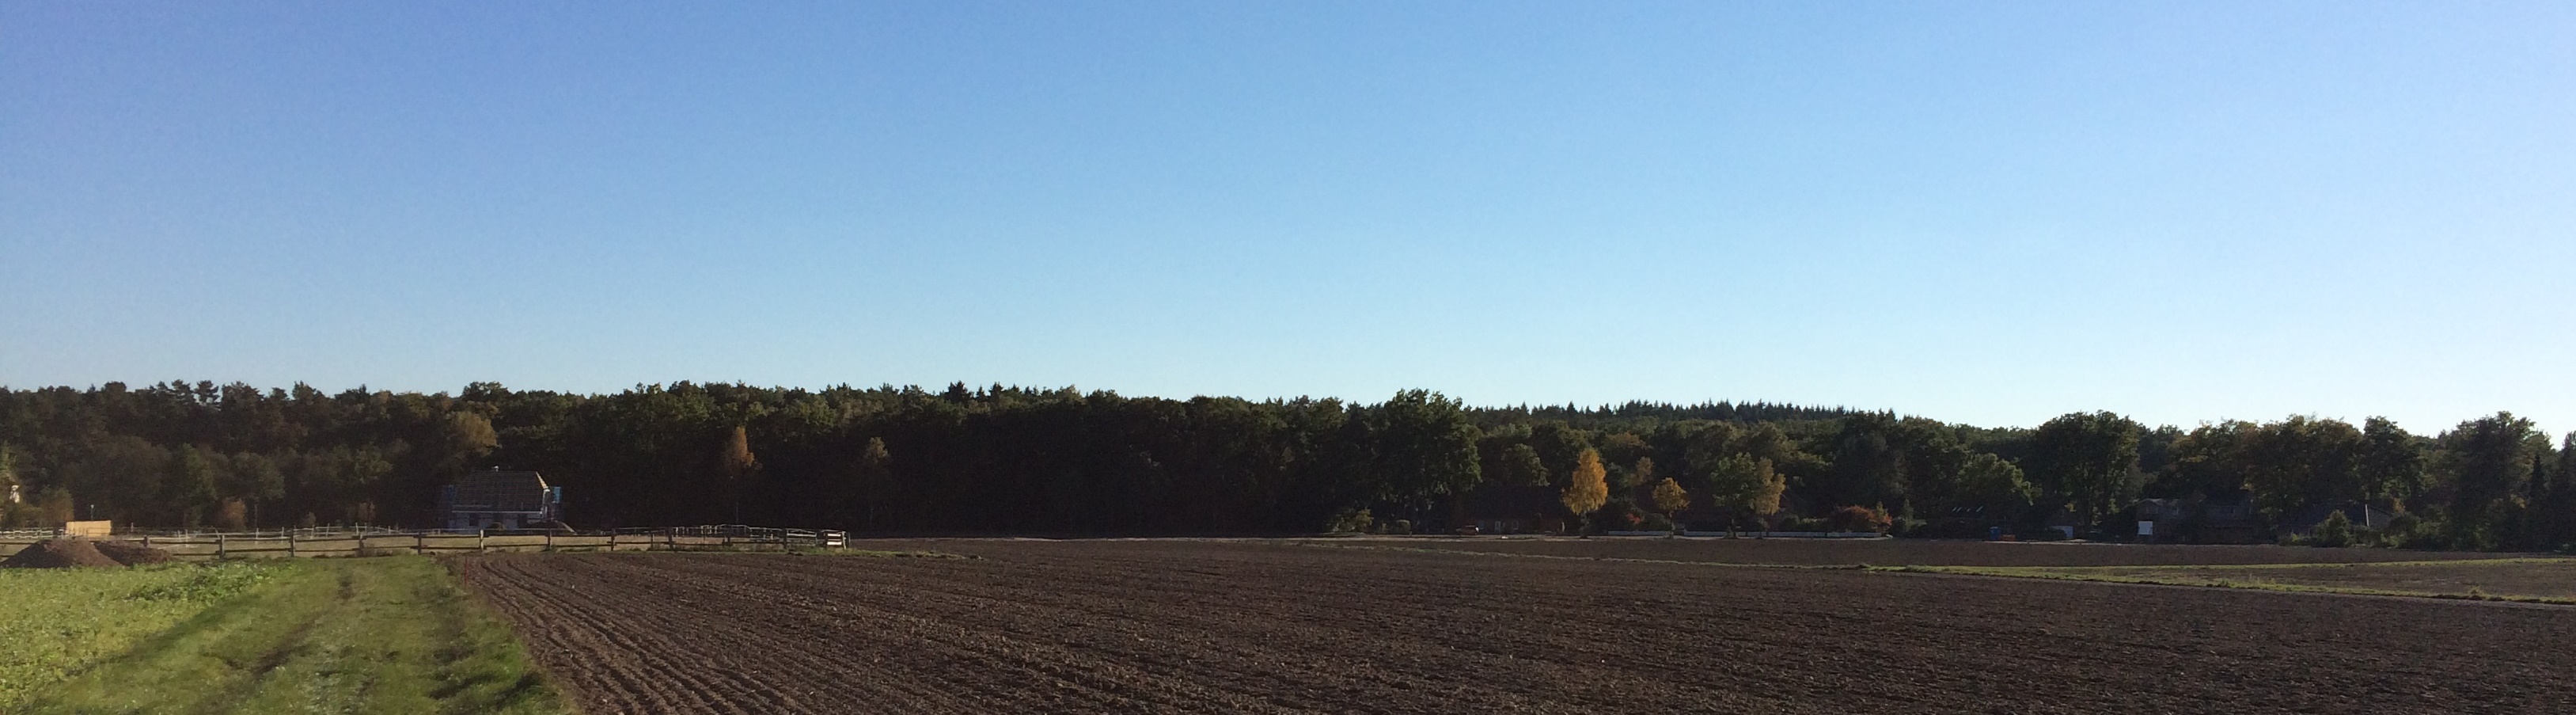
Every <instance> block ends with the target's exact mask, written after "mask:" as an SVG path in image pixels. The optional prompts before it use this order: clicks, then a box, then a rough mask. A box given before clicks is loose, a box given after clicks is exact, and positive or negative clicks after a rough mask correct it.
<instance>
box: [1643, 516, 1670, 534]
mask: <svg viewBox="0 0 2576 715" xmlns="http://www.w3.org/2000/svg"><path fill="white" fill-rule="evenodd" d="M1636 519H1637V522H1636V526H1635V527H1634V528H1636V529H1637V530H1639V531H1672V530H1673V520H1671V519H1666V518H1664V515H1662V514H1639V515H1637V516H1636Z"/></svg>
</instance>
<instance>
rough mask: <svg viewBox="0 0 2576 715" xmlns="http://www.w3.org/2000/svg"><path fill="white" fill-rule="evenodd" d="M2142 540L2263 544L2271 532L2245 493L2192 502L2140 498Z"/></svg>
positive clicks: (2139, 533)
mask: <svg viewBox="0 0 2576 715" xmlns="http://www.w3.org/2000/svg"><path fill="white" fill-rule="evenodd" d="M2132 508H2133V509H2135V510H2136V512H2137V515H2138V540H2140V541H2147V542H2154V543H2169V544H2172V543H2185V544H2261V543H2268V542H2270V541H2271V539H2270V538H2269V537H2268V535H2267V532H2268V531H2269V530H2268V529H2266V528H2265V527H2264V524H2263V519H2262V517H2261V515H2259V514H2257V513H2255V511H2254V495H2253V493H2252V492H2247V491H2245V490H2241V489H2239V490H2235V491H2230V492H2224V493H2221V494H2218V495H2215V496H2195V497H2192V498H2188V499H2140V500H2138V502H2137V504H2135V505H2134V506H2133V507H2132Z"/></svg>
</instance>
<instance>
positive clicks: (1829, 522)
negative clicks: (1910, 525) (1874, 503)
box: [1825, 505, 1894, 534]
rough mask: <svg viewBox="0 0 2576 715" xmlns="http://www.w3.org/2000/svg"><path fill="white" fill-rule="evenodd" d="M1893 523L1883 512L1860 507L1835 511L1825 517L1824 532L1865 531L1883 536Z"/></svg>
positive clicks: (1848, 507) (1855, 506)
mask: <svg viewBox="0 0 2576 715" xmlns="http://www.w3.org/2000/svg"><path fill="white" fill-rule="evenodd" d="M1893 523H1894V522H1893V520H1891V519H1889V518H1888V516H1887V512H1886V511H1885V510H1882V509H1872V508H1869V507H1865V506H1860V505H1852V506H1847V507H1843V508H1840V509H1835V510H1834V513H1832V514H1828V515H1826V516H1825V530H1826V531H1866V532H1870V533H1874V534H1884V533H1887V528H1888V527H1889V526H1890V525H1892V524H1893Z"/></svg>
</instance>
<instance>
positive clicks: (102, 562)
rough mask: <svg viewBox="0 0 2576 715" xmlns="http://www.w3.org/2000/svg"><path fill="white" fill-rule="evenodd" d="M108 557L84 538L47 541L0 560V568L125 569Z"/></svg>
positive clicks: (29, 546) (96, 545)
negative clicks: (112, 567) (90, 567)
mask: <svg viewBox="0 0 2576 715" xmlns="http://www.w3.org/2000/svg"><path fill="white" fill-rule="evenodd" d="M123 565H125V564H121V563H117V562H116V559H113V558H108V555H107V554H103V553H99V551H98V544H97V543H96V542H92V541H86V540H82V539H46V540H44V541H39V542H36V543H33V544H28V545H27V548H26V549H23V550H21V551H19V552H18V553H16V554H14V555H11V556H10V557H9V559H8V560H6V561H0V568H13V569H67V568H73V567H80V566H101V567H105V566H123Z"/></svg>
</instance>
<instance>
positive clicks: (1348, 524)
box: [1324, 509, 1377, 534]
mask: <svg viewBox="0 0 2576 715" xmlns="http://www.w3.org/2000/svg"><path fill="white" fill-rule="evenodd" d="M1376 523H1377V520H1376V519H1375V518H1372V517H1370V516H1369V510H1367V509H1346V510H1343V511H1342V513H1340V514H1335V515H1333V520H1332V521H1329V522H1325V524H1324V531H1327V532H1332V533H1338V534H1349V533H1357V532H1362V531H1367V530H1368V529H1369V526H1371V525H1373V524H1376Z"/></svg>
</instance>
